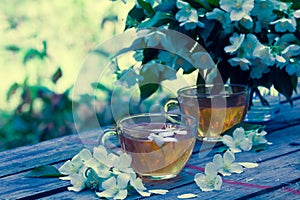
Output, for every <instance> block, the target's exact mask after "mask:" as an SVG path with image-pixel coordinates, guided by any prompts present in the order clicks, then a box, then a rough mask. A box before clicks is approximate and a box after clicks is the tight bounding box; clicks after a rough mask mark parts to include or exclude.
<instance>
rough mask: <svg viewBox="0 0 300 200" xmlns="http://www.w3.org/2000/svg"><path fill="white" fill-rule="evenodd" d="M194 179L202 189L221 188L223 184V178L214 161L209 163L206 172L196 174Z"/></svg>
mask: <svg viewBox="0 0 300 200" xmlns="http://www.w3.org/2000/svg"><path fill="white" fill-rule="evenodd" d="M194 180H195V182H196V184H197V185H198V187H200V189H201V190H202V191H213V190H220V189H221V186H222V178H221V176H220V175H218V171H217V167H216V166H215V164H214V163H207V164H206V165H205V171H204V174H202V173H198V174H196V175H195V178H194Z"/></svg>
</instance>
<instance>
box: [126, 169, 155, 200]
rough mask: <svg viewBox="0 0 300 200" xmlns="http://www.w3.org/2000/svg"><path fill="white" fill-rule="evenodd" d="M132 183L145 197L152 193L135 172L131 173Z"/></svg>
mask: <svg viewBox="0 0 300 200" xmlns="http://www.w3.org/2000/svg"><path fill="white" fill-rule="evenodd" d="M130 185H131V186H132V187H133V188H134V189H135V190H136V191H137V192H138V193H139V194H140V195H142V196H143V197H148V196H150V195H151V193H150V192H147V191H146V190H147V188H145V186H144V184H143V182H142V179H141V178H138V177H137V176H136V174H135V173H132V174H131V178H130Z"/></svg>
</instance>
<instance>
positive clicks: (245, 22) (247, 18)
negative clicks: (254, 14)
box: [239, 15, 253, 30]
mask: <svg viewBox="0 0 300 200" xmlns="http://www.w3.org/2000/svg"><path fill="white" fill-rule="evenodd" d="M239 23H240V24H241V25H242V26H243V27H245V28H246V29H248V30H249V29H251V28H252V27H253V20H252V18H251V17H250V16H249V15H246V16H244V17H243V18H242V19H241V20H240V21H239Z"/></svg>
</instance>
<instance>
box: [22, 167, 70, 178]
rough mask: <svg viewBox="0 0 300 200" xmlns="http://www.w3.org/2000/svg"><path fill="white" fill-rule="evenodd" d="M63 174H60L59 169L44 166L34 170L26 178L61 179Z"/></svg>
mask: <svg viewBox="0 0 300 200" xmlns="http://www.w3.org/2000/svg"><path fill="white" fill-rule="evenodd" d="M61 176H64V175H63V174H61V173H59V171H58V169H56V168H55V167H54V166H52V165H42V166H39V167H36V168H34V169H32V170H31V171H30V172H29V173H28V174H26V177H30V178H51V177H61Z"/></svg>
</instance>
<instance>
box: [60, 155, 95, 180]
mask: <svg viewBox="0 0 300 200" xmlns="http://www.w3.org/2000/svg"><path fill="white" fill-rule="evenodd" d="M90 158H92V154H91V152H90V151H89V150H88V149H83V150H81V151H80V152H79V153H78V154H77V155H75V156H74V157H73V158H72V159H71V160H68V161H66V162H65V163H64V164H63V165H62V166H61V167H60V168H59V172H60V173H61V174H63V175H73V174H76V173H78V172H79V171H80V170H81V169H82V168H83V167H84V162H85V161H87V160H89V159H90ZM62 178H63V179H68V177H62Z"/></svg>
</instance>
